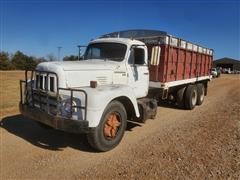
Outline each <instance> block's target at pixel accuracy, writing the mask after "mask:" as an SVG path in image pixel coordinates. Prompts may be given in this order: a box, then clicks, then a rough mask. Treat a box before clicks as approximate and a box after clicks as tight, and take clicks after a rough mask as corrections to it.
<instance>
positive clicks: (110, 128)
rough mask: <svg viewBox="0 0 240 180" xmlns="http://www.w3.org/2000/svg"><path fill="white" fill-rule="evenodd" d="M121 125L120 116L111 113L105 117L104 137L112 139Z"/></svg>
mask: <svg viewBox="0 0 240 180" xmlns="http://www.w3.org/2000/svg"><path fill="white" fill-rule="evenodd" d="M120 125H121V120H120V116H119V115H118V114H117V113H115V112H113V113H111V114H110V115H109V116H108V117H107V121H106V122H105V124H104V135H105V137H107V138H114V137H115V136H116V134H117V132H118V129H119V126H120Z"/></svg>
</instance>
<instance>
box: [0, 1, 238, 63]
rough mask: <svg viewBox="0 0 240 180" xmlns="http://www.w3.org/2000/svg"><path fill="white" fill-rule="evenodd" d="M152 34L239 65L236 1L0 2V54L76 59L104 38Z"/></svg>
mask: <svg viewBox="0 0 240 180" xmlns="http://www.w3.org/2000/svg"><path fill="white" fill-rule="evenodd" d="M126 29H153V30H162V31H166V32H168V33H169V34H171V35H174V36H177V37H180V38H183V39H186V40H188V41H191V42H194V43H197V44H200V45H203V46H205V47H208V48H212V49H214V59H219V58H223V57H230V58H234V59H238V60H240V1H238V0H208V1H207V0H195V1H194V0H183V1H181V0H169V1H167V0H164V1H161V0H129V1H127V0H115V1H114V0H112V1H110V0H82V1H81V0H78V1H77V0H68V1H67V0H65V1H64V0H58V1H56V0H35V1H34V0H32V1H31V0H18V1H17V0H0V51H7V52H9V53H15V52H16V51H17V50H20V51H22V52H24V53H26V54H28V55H32V56H35V57H46V56H48V55H49V54H52V55H55V57H57V55H58V50H57V47H59V46H61V47H62V48H61V51H60V56H61V58H63V57H64V56H67V55H71V54H73V55H78V48H77V45H79V44H80V45H87V44H88V42H89V41H90V40H91V39H94V38H97V37H99V36H100V35H102V34H106V33H109V32H113V31H119V30H126Z"/></svg>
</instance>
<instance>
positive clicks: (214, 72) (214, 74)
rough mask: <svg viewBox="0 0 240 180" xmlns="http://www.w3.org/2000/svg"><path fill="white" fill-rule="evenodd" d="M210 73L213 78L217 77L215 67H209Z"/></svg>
mask: <svg viewBox="0 0 240 180" xmlns="http://www.w3.org/2000/svg"><path fill="white" fill-rule="evenodd" d="M211 75H212V76H213V77H214V78H215V77H218V71H217V68H212V69H211Z"/></svg>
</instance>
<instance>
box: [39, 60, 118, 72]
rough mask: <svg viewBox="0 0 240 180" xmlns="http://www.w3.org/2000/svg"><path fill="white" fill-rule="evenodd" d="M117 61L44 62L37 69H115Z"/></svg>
mask: <svg viewBox="0 0 240 180" xmlns="http://www.w3.org/2000/svg"><path fill="white" fill-rule="evenodd" d="M117 64H118V63H117V62H114V61H104V60H99V59H92V60H82V61H59V62H56V61H55V62H44V63H41V64H39V65H38V66H37V70H42V71H53V72H55V70H56V69H59V68H60V69H62V70H63V71H81V70H114V69H115V68H117V66H118V65H117Z"/></svg>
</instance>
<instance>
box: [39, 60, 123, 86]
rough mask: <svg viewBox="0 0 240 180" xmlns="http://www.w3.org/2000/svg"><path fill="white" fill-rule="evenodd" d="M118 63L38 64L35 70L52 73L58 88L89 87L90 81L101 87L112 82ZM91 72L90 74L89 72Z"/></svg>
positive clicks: (88, 61) (99, 61) (65, 62)
mask: <svg viewBox="0 0 240 180" xmlns="http://www.w3.org/2000/svg"><path fill="white" fill-rule="evenodd" d="M118 67H119V62H114V61H104V60H99V59H92V60H83V61H61V62H44V63H40V64H39V65H38V66H37V68H36V70H39V71H47V72H54V73H56V74H57V75H58V78H59V87H64V88H66V87H82V86H89V84H90V81H98V83H99V84H100V85H101V84H102V85H104V84H111V83H112V82H113V72H114V70H115V69H117V68H118ZM90 71H91V72H90Z"/></svg>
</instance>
